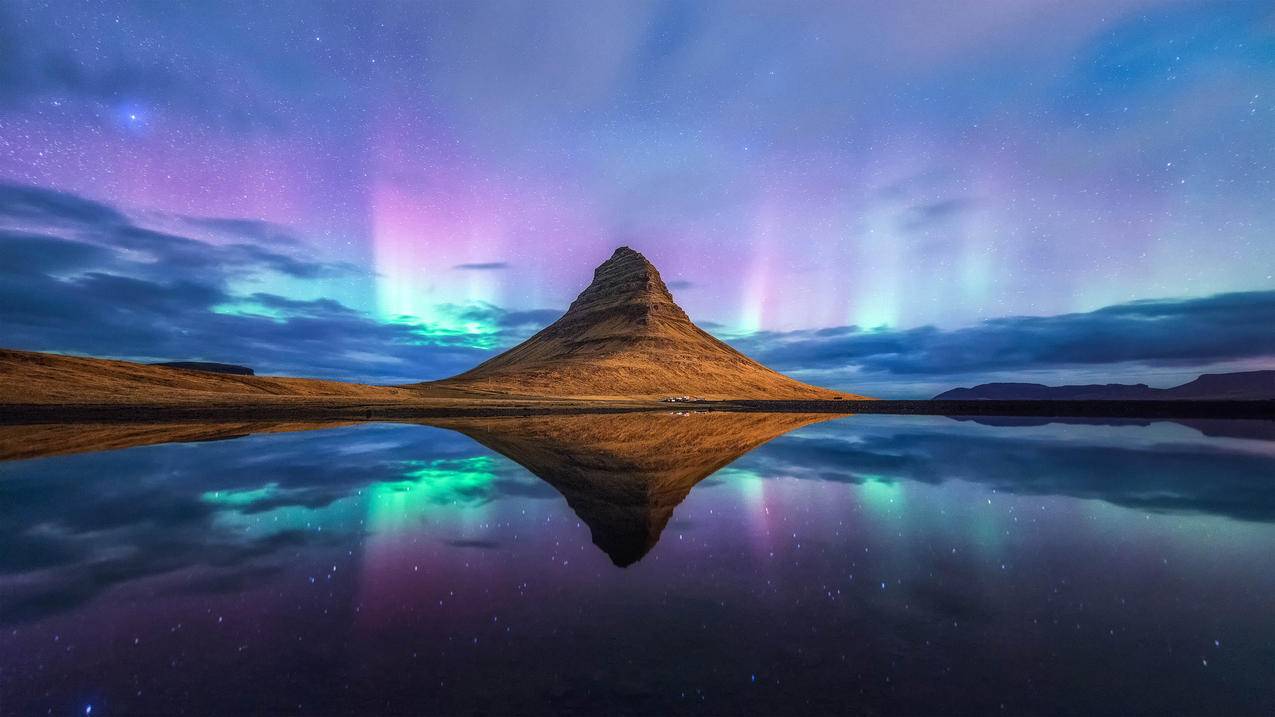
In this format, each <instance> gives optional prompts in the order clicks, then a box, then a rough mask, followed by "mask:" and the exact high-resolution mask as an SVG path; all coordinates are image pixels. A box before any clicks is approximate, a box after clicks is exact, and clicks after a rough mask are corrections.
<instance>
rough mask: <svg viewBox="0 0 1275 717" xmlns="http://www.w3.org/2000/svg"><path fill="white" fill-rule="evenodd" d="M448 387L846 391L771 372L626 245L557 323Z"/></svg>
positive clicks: (784, 395) (752, 393)
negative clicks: (718, 333) (680, 301)
mask: <svg viewBox="0 0 1275 717" xmlns="http://www.w3.org/2000/svg"><path fill="white" fill-rule="evenodd" d="M439 384H440V385H443V386H448V387H454V388H460V389H463V390H466V391H476V392H489V393H493V394H505V395H523V396H560V397H567V396H578V397H659V398H667V397H669V396H684V395H689V396H699V397H702V398H773V399H802V398H805V399H828V398H836V397H840V398H845V397H847V394H839V393H837V392H835V391H829V390H827V389H822V388H817V387H815V386H809V385H807V384H804V383H801V382H800V381H796V380H794V379H791V378H788V377H787V376H784V375H783V374H780V373H777V372H775V371H772V370H770V369H768V368H766V367H765V366H762V365H761V364H759V363H757V362H756V361H753V360H752V359H750V358H748V357H747V356H744V355H743V354H741V353H739V352H738V351H736V350H735V349H733V348H731V347H730V346H727V345H726V344H724V343H722V342H721V341H719V340H717V339H716V338H714V337H713V336H711V335H709V334H708V333H706V332H705V331H703V330H702V329H700V328H699V327H698V326H696V325H695V324H694V323H692V322H691V320H690V318H689V317H687V315H686V312H685V311H682V308H681V307H680V306H678V305H677V303H676V302H675V301H673V295H672V294H670V293H669V290H668V287H667V286H665V284H664V280H663V279H661V278H660V272H659V271H657V270H656V269H655V266H654V265H652V264H651V262H649V261H647V260H646V257H644V256H642V255H641V254H640V253H638V252H636V251H634V250H633V249H631V248H629V247H627V246H622V247H620V248H618V249H616V250H615V252H614V253H613V254H612V255H611V258H609V259H607V260H606V261H604V262H602V264H601V265H599V266H598V268H597V269H595V270H594V272H593V281H591V282H590V283H589V285H588V286H587V287H585V289H584V291H582V292H580V295H579V296H577V297H576V299H575V301H573V302H571V306H570V307H569V308H568V309H567V312H566V313H565V314H563V315H562V317H561V318H559V319H558V320H557V321H555V322H553V323H552V324H550V325H549V326H546V327H545V328H544V329H542V330H541V331H540V332H539V333H537V334H536V335H535V336H532V337H531V338H529V339H527V340H526V341H524V342H523V343H521V344H519V345H517V346H515V347H513V348H512V349H509V350H508V351H506V352H505V353H503V354H500V355H499V356H497V357H495V358H493V359H490V360H488V361H486V362H484V363H482V364H480V365H478V366H476V367H475V368H473V369H471V370H469V371H466V372H465V373H462V374H460V375H458V376H454V377H452V378H449V379H446V380H444V381H441V382H439Z"/></svg>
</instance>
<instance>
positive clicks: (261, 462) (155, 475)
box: [0, 425, 552, 622]
mask: <svg viewBox="0 0 1275 717" xmlns="http://www.w3.org/2000/svg"><path fill="white" fill-rule="evenodd" d="M367 447H374V448H375V450H365V448H367ZM476 462H479V463H481V464H482V465H481V467H482V473H483V475H484V476H487V477H489V478H490V480H487V481H485V482H479V483H475V482H474V481H473V480H471V479H472V478H473V474H474V471H470V472H469V473H468V474H467V475H469V478H467V479H463V480H462V479H457V480H455V481H448V480H444V479H445V478H447V477H449V476H451V475H452V474H451V473H449V472H448V471H447V469H448V468H449V467H456V466H468V467H470V468H473V467H474V466H475V465H476ZM422 466H429V467H432V468H433V469H434V472H433V473H431V474H430V475H420V474H419V473H420V471H421V467H422ZM0 471H2V472H3V474H4V480H3V482H0V544H2V545H4V546H5V550H4V551H0V585H6V586H7V587H6V588H5V590H4V592H5V593H6V598H5V599H4V600H3V601H0V620H2V621H6V622H7V621H13V620H22V619H31V618H36V617H39V616H41V615H45V614H49V613H53V612H58V611H61V610H64V609H68V608H71V607H74V606H75V605H79V604H81V603H83V602H86V601H88V600H91V599H92V598H94V597H95V596H97V595H99V594H101V593H102V592H104V591H106V590H109V589H111V588H112V587H113V586H116V585H119V584H121V583H127V582H131V581H134V580H139V579H143V578H147V577H151V576H156V575H161V574H164V573H169V572H173V571H178V570H183V569H188V568H193V567H202V568H206V569H208V570H210V571H211V574H209V575H207V576H204V577H200V578H198V579H197V580H196V582H194V583H192V584H188V585H187V586H186V588H185V589H186V590H188V591H198V590H199V589H200V588H199V586H200V585H203V586H205V587H207V589H209V590H223V589H224V590H229V589H232V588H231V587H230V586H233V585H237V584H246V581H249V580H250V579H251V576H252V575H254V574H257V573H259V572H261V571H267V572H269V571H271V570H274V569H276V566H274V565H273V563H274V562H277V561H278V560H279V559H280V556H281V555H282V554H283V553H285V552H292V551H295V550H296V549H298V548H300V547H302V546H313V545H316V544H319V543H323V544H331V543H333V542H338V541H348V540H353V539H356V537H357V536H356V535H355V534H354V533H352V532H350V531H352V530H355V528H354V527H353V526H357V525H358V524H359V523H358V520H357V519H356V520H354V521H341V520H339V519H338V518H339V516H342V515H345V514H347V513H348V512H349V511H350V510H354V511H356V512H358V511H365V510H366V507H367V506H366V501H367V500H368V499H369V495H370V493H371V492H374V491H375V489H376V488H377V487H379V486H394V485H400V484H402V483H404V481H408V482H410V483H411V485H412V486H413V487H416V488H420V489H421V490H418V491H417V492H418V493H420V494H421V495H423V496H424V497H425V498H426V499H427V501H428V502H429V503H430V504H431V505H446V504H449V503H451V502H453V501H456V500H463V501H465V502H468V503H471V504H472V503H474V502H484V501H491V500H496V499H498V498H500V497H501V496H503V495H507V494H516V495H520V496H526V495H537V494H542V493H543V492H544V490H548V491H550V492H551V491H552V489H551V488H548V486H544V490H541V489H540V486H541V484H539V483H538V482H537V481H534V479H532V478H530V477H526V476H525V474H523V473H522V472H521V471H520V470H519V469H518V468H516V467H515V466H513V465H512V464H509V463H508V462H506V461H504V460H503V459H500V458H496V457H492V456H490V455H488V454H487V453H486V451H484V450H483V449H482V448H480V447H478V446H476V445H475V444H473V443H472V442H471V441H469V440H468V439H466V438H464V437H461V436H459V435H456V434H453V433H450V432H447V431H441V430H436V429H431V428H426V427H422V426H387V425H372V426H361V427H357V428H351V429H334V430H324V431H312V432H307V433H294V434H281V435H271V436H253V437H247V438H240V439H236V440H232V441H225V442H218V443H198V444H169V445H163V446H149V447H145V448H138V449H132V450H126V451H115V452H107V453H95V454H87V455H77V456H64V457H54V458H46V459H41V460H36V461H25V462H15V463H6V464H2V467H0ZM431 477H432V478H433V479H434V480H430V478H431ZM480 483H481V484H480ZM369 487H372V488H373V491H369V490H368V488H369ZM325 522H326V523H328V529H326V530H321V531H318V530H314V529H312V527H313V526H323V525H324V524H325ZM343 531H344V532H343Z"/></svg>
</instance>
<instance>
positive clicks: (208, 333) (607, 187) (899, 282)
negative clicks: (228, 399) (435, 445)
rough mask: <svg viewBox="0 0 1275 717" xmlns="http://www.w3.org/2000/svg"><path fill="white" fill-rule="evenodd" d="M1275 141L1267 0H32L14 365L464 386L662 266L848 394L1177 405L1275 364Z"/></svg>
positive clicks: (2, 196)
mask: <svg viewBox="0 0 1275 717" xmlns="http://www.w3.org/2000/svg"><path fill="white" fill-rule="evenodd" d="M1272 137H1275V15H1273V14H1272V9H1271V7H1270V5H1269V3H1263V2H1231V3H1182V2H1142V1H1138V2H1078V3H1051V4H1027V3H1018V2H980V3H968V4H963V5H957V4H949V5H944V6H939V5H936V4H908V3H888V4H875V3H841V2H838V3H821V4H820V3H811V4H803V5H801V6H799V7H792V6H786V5H778V4H765V3H760V4H755V3H736V2H728V3H621V2H602V3H582V2H563V3H548V4H533V3H528V4H521V5H519V4H512V3H423V2H401V3H376V2H373V3H358V4H336V3H288V4H280V5H277V6H274V7H267V8H263V7H262V6H261V5H260V4H256V3H215V4H206V5H200V4H181V5H177V6H174V5H170V4H152V3H100V4H94V5H83V6H75V7H68V6H67V5H66V4H65V3H59V2H55V3H51V4H50V3H37V2H21V1H19V2H13V3H6V4H5V6H4V7H3V8H0V184H3V186H0V255H2V256H3V261H0V265H2V266H0V275H2V277H3V279H2V283H0V344H2V345H5V346H9V347H14V348H31V349H38V350H50V351H66V352H76V353H89V354H93V355H102V356H118V357H125V358H137V359H146V360H150V359H154V360H163V359H206V360H221V361H229V362H237V363H247V364H251V365H253V366H254V367H256V368H258V369H259V371H261V372H264V373H272V372H275V373H292V374H300V375H313V376H331V377H336V378H346V379H361V380H379V381H407V380H419V379H427V378H438V377H441V376H444V375H447V374H449V373H452V372H455V371H458V370H462V369H464V368H467V367H468V366H470V365H473V364H474V363H476V362H478V361H480V360H482V359H483V358H485V357H487V356H489V355H490V354H491V352H492V351H495V350H497V349H500V348H503V347H507V346H508V345H510V344H512V343H513V342H516V341H517V340H520V339H521V338H522V337H525V336H526V335H528V334H529V333H530V332H532V331H534V330H535V329H536V328H537V327H539V326H543V325H544V324H546V323H548V321H550V320H552V318H553V317H554V316H555V315H556V314H557V313H558V312H560V311H561V310H563V309H564V308H565V307H566V305H567V304H568V303H569V302H570V301H571V299H572V298H573V297H574V296H575V294H576V293H577V292H578V291H579V290H580V289H582V288H583V287H584V286H585V285H586V284H587V283H588V280H589V277H590V272H591V271H592V269H593V267H594V266H596V265H597V264H598V263H600V262H601V261H602V260H603V259H605V258H606V257H607V256H609V255H610V253H611V251H612V250H613V249H614V248H615V247H616V246H619V245H621V244H628V245H631V246H633V247H635V248H637V249H639V250H640V251H642V252H643V253H644V254H646V256H648V257H649V258H650V259H651V260H652V261H653V262H654V263H655V264H656V266H658V267H659V268H660V270H661V272H662V273H663V275H664V278H665V279H666V281H668V282H669V285H670V287H671V288H672V290H673V293H674V295H675V297H676V298H677V300H678V301H679V303H680V304H681V305H682V306H683V307H684V308H685V309H686V310H687V312H688V313H689V314H690V316H691V317H692V318H693V319H694V320H696V321H697V322H698V323H700V324H701V325H703V326H705V327H706V328H708V329H710V330H712V331H713V332H714V333H716V334H718V335H719V336H721V337H723V338H725V339H728V340H731V341H732V342H735V343H736V345H738V346H740V347H741V348H743V349H745V350H746V351H748V352H750V353H752V354H755V355H757V356H759V357H760V358H762V359H763V360H765V361H767V362H769V363H771V364H773V365H776V366H777V367H779V368H782V369H783V370H785V371H787V372H790V373H792V374H794V375H796V376H799V377H801V378H803V379H806V380H810V381H813V382H816V383H821V384H824V385H829V386H834V387H839V388H847V389H864V390H865V391H868V392H872V393H874V394H876V395H895V396H911V395H930V394H932V393H934V392H936V389H939V390H941V389H944V388H948V387H950V386H952V385H959V384H971V383H976V382H979V381H981V380H985V379H999V380H1006V379H1010V380H1013V379H1019V380H1024V379H1025V380H1045V381H1047V382H1048V381H1051V380H1061V381H1081V382H1084V381H1089V380H1139V381H1146V382H1148V383H1151V384H1153V385H1170V384H1174V383H1180V382H1182V381H1184V380H1187V379H1189V378H1192V377H1193V376H1194V375H1195V374H1198V373H1199V372H1200V371H1202V370H1226V369H1234V368H1269V367H1272V366H1275V338H1273V337H1272V335H1271V333H1272V332H1270V330H1269V327H1270V326H1271V325H1272V324H1271V320H1272V317H1273V316H1275V276H1273V275H1272V267H1275V241H1272V240H1271V238H1272V237H1273V236H1275V201H1272V197H1275V142H1272V141H1271V138H1272ZM1152 300H1154V302H1155V304H1154V306H1155V307H1156V311H1155V312H1154V313H1155V316H1154V317H1152V318H1146V317H1145V316H1144V314H1145V313H1146V312H1145V311H1144V309H1145V307H1146V306H1147V304H1146V303H1145V302H1148V301H1152ZM1131 302H1132V303H1131ZM1122 307H1124V308H1122ZM1129 307H1134V308H1132V309H1131V308H1129ZM1112 316H1118V317H1122V318H1120V321H1125V322H1137V323H1136V326H1137V327H1138V328H1139V333H1137V334H1136V337H1137V338H1136V340H1134V339H1132V338H1130V334H1129V332H1128V331H1127V326H1128V325H1129V324H1127V323H1119V322H1117V323H1114V324H1113V323H1112V318H1111V317H1112ZM1130 316H1133V318H1129V317H1130ZM1024 317H1028V318H1024ZM1166 317H1167V318H1166ZM1042 322H1043V324H1042ZM1042 326H1043V328H1042ZM1041 332H1044V333H1045V334H1046V335H1047V336H1048V337H1049V341H1048V342H1046V344H1045V346H1046V347H1047V348H1048V347H1054V349H1055V350H1052V351H1049V350H1042V349H1041V348H1040V346H1039V345H1038V343H1037V341H1038V338H1039V336H1040V334H1041ZM1182 336H1189V337H1196V338H1195V341H1194V343H1192V342H1187V345H1186V346H1185V347H1183V348H1179V349H1175V350H1173V351H1168V350H1164V348H1163V346H1164V345H1166V344H1168V343H1171V342H1172V341H1173V339H1174V338H1175V337H1182ZM1145 347H1150V348H1149V349H1148V348H1145ZM993 356H994V357H995V360H992V359H991V358H988V357H993Z"/></svg>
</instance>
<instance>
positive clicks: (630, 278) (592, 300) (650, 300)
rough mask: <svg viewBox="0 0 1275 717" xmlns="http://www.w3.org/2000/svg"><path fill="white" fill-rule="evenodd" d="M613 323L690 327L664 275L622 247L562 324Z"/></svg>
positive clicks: (595, 275) (596, 274)
mask: <svg viewBox="0 0 1275 717" xmlns="http://www.w3.org/2000/svg"><path fill="white" fill-rule="evenodd" d="M609 319H614V320H619V321H627V322H632V323H633V324H635V325H636V326H639V327H641V326H647V325H649V324H650V323H651V322H652V321H658V320H661V319H663V320H668V321H683V322H686V323H690V319H689V318H687V316H686V313H685V312H683V311H682V309H681V307H679V306H678V305H677V304H676V303H675V302H674V301H673V295H672V294H670V293H669V290H668V287H667V286H665V285H664V280H663V279H661V278H660V272H659V271H657V270H656V268H655V266H654V265H653V264H651V262H649V261H647V260H646V257H644V256H642V255H641V254H639V253H638V252H636V251H633V250H632V249H630V248H628V247H627V246H622V247H620V248H619V249H616V250H615V253H614V254H612V255H611V258H610V259H607V260H606V261H604V262H602V264H600V265H599V266H598V268H597V269H595V270H594V271H593V281H592V282H590V283H589V285H588V286H587V287H585V290H584V291H582V292H580V295H579V296H577V297H576V300H575V301H573V302H571V306H570V307H569V308H568V309H567V313H566V314H565V315H564V316H563V317H562V320H569V321H571V322H573V323H575V322H581V321H583V322H593V323H597V322H599V321H606V320H609ZM562 320H560V321H562Z"/></svg>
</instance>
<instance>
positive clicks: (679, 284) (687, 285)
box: [665, 279, 695, 290]
mask: <svg viewBox="0 0 1275 717" xmlns="http://www.w3.org/2000/svg"><path fill="white" fill-rule="evenodd" d="M665 286H667V287H668V288H670V289H674V290H684V289H691V288H694V287H695V283H694V282H691V281H687V280H685V279H674V280H673V281H668V282H665Z"/></svg>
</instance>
